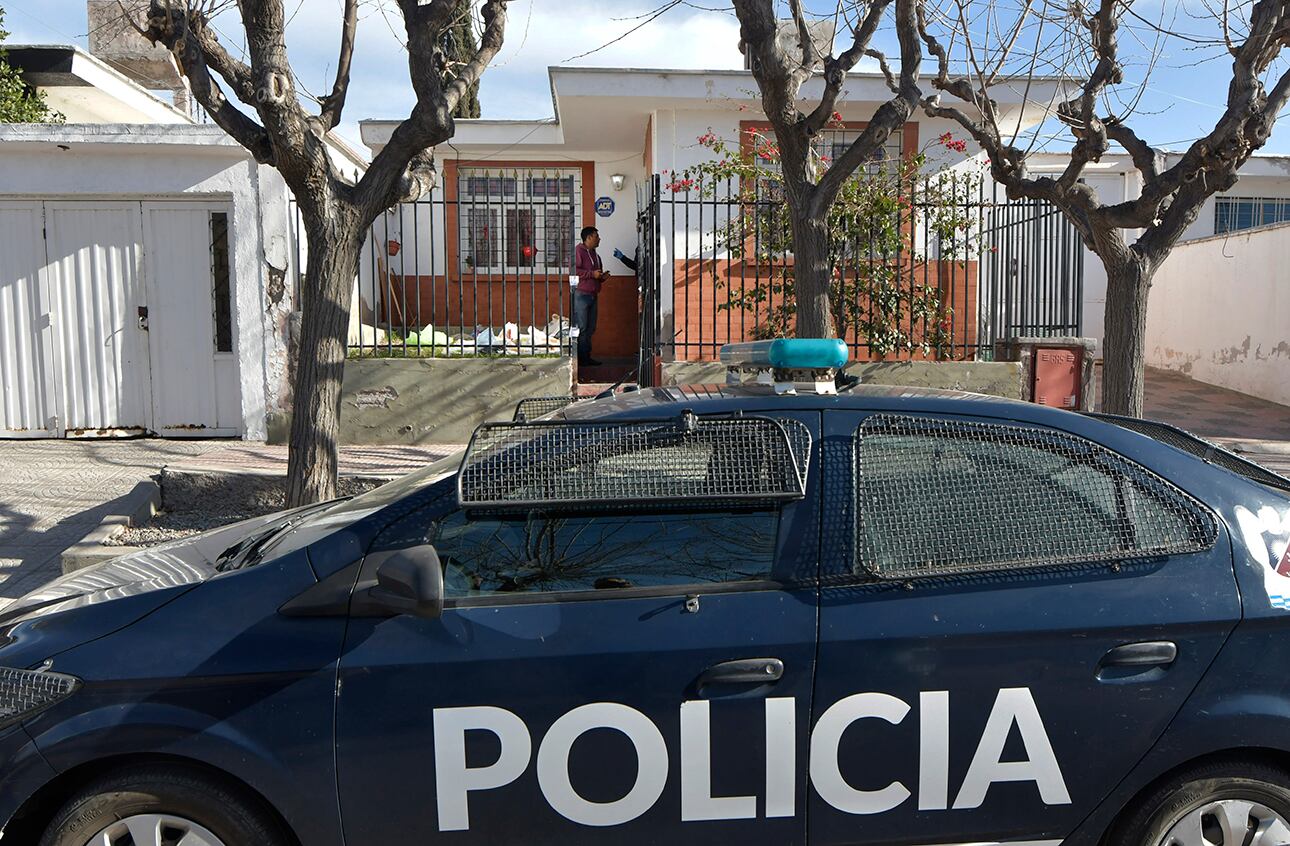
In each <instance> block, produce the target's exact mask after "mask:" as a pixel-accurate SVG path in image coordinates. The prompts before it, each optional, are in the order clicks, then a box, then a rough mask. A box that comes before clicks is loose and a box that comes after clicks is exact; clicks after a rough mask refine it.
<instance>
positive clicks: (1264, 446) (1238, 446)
mask: <svg viewBox="0 0 1290 846" xmlns="http://www.w3.org/2000/svg"><path fill="white" fill-rule="evenodd" d="M1212 440H1214V441H1215V442H1217V443H1219V444H1222V445H1223V446H1225V447H1227V448H1228V449H1230V450H1231V451H1232V452H1235V453H1236V454H1238V455H1242V454H1246V455H1249V454H1255V455H1257V454H1258V453H1264V454H1267V455H1290V441H1267V440H1259V439H1257V438H1223V437H1220V438H1213V439H1212Z"/></svg>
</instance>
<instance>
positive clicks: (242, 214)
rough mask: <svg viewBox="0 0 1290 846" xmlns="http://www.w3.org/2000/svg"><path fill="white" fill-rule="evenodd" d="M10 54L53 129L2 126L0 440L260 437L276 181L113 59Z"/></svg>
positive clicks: (270, 346) (279, 364) (279, 203)
mask: <svg viewBox="0 0 1290 846" xmlns="http://www.w3.org/2000/svg"><path fill="white" fill-rule="evenodd" d="M143 48H146V49H147V50H148V51H149V52H150V53H153V51H151V47H150V45H146V44H144V45H143V47H141V49H143ZM8 51H9V61H10V63H11V64H13V65H15V66H17V67H20V68H22V69H23V71H24V74H25V77H26V80H27V82H28V83H29V84H32V85H34V86H36V87H37V88H38V89H39V90H40V91H41V92H43V93H44V94H45V97H46V99H47V101H48V102H49V105H50V106H51V107H53V108H54V109H56V110H58V111H59V112H61V113H62V114H63V115H64V116H65V117H66V120H67V123H65V124H30V125H0V388H2V393H0V436H4V437H33V436H34V437H48V436H58V437H61V436H67V437H75V436H82V435H88V436H96V435H117V434H138V433H144V432H152V433H156V434H159V435H162V436H167V437H193V436H209V435H222V436H240V437H246V438H250V439H263V438H265V437H266V434H267V432H268V429H269V428H270V426H271V425H272V423H273V421H274V419H275V418H276V417H277V416H278V415H280V414H281V413H282V412H283V411H284V410H285V409H286V406H287V404H288V402H289V396H290V391H289V386H288V362H287V350H288V336H289V323H290V315H291V312H292V309H293V298H294V287H295V286H294V281H295V274H296V268H295V267H294V266H293V263H294V256H293V252H294V250H293V249H292V239H291V234H292V224H293V221H292V215H291V209H290V205H289V201H288V193H287V191H286V188H285V186H284V184H283V183H282V180H281V178H280V177H279V176H278V174H277V172H276V171H274V170H273V169H272V168H268V167H261V166H259V165H257V164H256V163H255V162H254V161H253V160H252V158H251V157H250V156H249V155H248V154H247V153H246V151H245V150H243V149H242V148H241V147H240V146H238V145H237V144H236V143H234V142H233V141H232V140H231V139H229V138H228V137H227V136H226V135H225V134H224V133H223V132H222V131H221V130H220V129H219V128H218V127H217V126H214V125H211V124H205V123H198V122H195V121H194V119H193V118H192V117H191V116H190V115H189V114H188V113H187V112H186V111H184V110H183V109H182V108H177V107H175V106H174V105H172V104H171V103H169V102H167V101H166V100H165V99H163V98H162V97H161V96H158V95H157V94H154V93H152V92H150V91H149V90H147V89H145V88H144V87H143V84H141V82H140V81H139V80H136V79H132V78H131V77H129V76H127V75H126V74H125V73H123V72H122V68H123V67H125V69H126V70H128V69H129V66H128V64H126V63H125V62H124V61H123V60H124V59H125V58H128V55H127V54H124V53H123V52H122V51H121V50H119V49H118V50H117V51H116V52H115V53H114V54H113V56H112V59H113V62H112V63H111V64H109V63H108V62H107V61H105V60H103V59H101V58H99V57H96V56H93V55H90V54H88V53H86V52H83V51H82V50H80V49H78V48H75V47H68V46H36V47H15V46H9V47H8ZM161 54H162V56H163V57H165V56H166V54H165V51H164V50H163V51H161ZM146 58H147V59H148V61H150V62H152V63H153V65H155V64H156V56H155V53H153V54H152V55H148V56H147V57H146ZM181 102H182V100H181ZM331 149H332V153H333V156H335V157H336V159H337V161H338V163H339V165H340V166H341V167H342V168H344V169H346V170H348V171H350V172H353V173H356V172H358V171H360V170H361V169H362V168H363V167H364V160H363V158H362V157H361V156H359V155H358V154H357V153H355V152H353V151H352V150H350V149H349V148H347V147H345V146H344V145H343V144H341V143H340V142H339V141H335V142H333V144H332V145H331Z"/></svg>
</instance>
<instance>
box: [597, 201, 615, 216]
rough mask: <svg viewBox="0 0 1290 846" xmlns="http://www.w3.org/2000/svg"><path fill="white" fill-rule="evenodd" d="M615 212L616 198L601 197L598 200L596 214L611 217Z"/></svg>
mask: <svg viewBox="0 0 1290 846" xmlns="http://www.w3.org/2000/svg"><path fill="white" fill-rule="evenodd" d="M613 213H614V198H613V197H600V198H598V199H597V200H596V214H598V215H600V216H601V217H609V216H610V215H611V214H613Z"/></svg>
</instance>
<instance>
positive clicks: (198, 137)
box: [0, 125, 292, 440]
mask: <svg viewBox="0 0 1290 846" xmlns="http://www.w3.org/2000/svg"><path fill="white" fill-rule="evenodd" d="M0 192H2V195H3V196H5V197H7V198H24V199H51V198H77V199H87V200H88V199H140V200H148V199H176V198H179V197H191V198H194V199H196V198H209V199H218V200H222V201H226V202H229V203H230V204H231V206H232V221H231V224H232V231H231V235H230V237H231V250H232V254H233V256H232V259H233V260H232V267H231V271H232V273H233V281H234V291H235V304H236V312H235V317H236V319H235V320H234V323H233V331H234V337H233V341H234V348H235V349H236V350H237V353H238V359H237V361H238V373H237V379H238V381H239V383H240V393H241V407H242V429H243V434H244V436H245V437H246V438H248V439H253V440H262V439H264V438H265V436H266V423H265V418H266V414H268V413H270V412H275V411H283V410H286V408H287V407H288V406H289V400H290V390H289V385H288V379H287V373H288V361H287V337H288V336H287V328H288V320H289V315H290V312H291V309H292V303H291V296H292V291H291V284H290V278H289V276H288V275H285V274H286V272H287V270H288V261H289V260H288V244H289V240H288V236H287V233H288V229H287V203H286V189H285V186H284V185H283V183H282V181H281V178H280V177H279V176H278V174H277V172H276V171H274V170H272V169H271V168H267V167H259V166H257V165H256V164H255V163H254V162H253V161H252V160H251V158H250V157H249V156H248V155H247V154H246V153H245V152H244V151H243V150H242V148H240V147H236V146H234V145H233V142H232V141H231V140H229V139H228V138H227V137H225V136H224V135H223V134H222V132H220V130H219V129H218V128H217V127H184V126H171V127H164V128H163V127H155V126H122V125H110V126H82V125H67V126H22V127H18V126H6V127H0ZM272 268H280V269H281V270H282V271H283V272H284V276H283V277H282V279H283V285H282V287H281V288H279V287H278V286H277V285H276V284H274V282H275V281H276V279H277V274H276V273H274V272H272ZM279 292H280V293H279ZM225 378H227V377H225Z"/></svg>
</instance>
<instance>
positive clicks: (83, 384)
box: [45, 203, 152, 435]
mask: <svg viewBox="0 0 1290 846" xmlns="http://www.w3.org/2000/svg"><path fill="white" fill-rule="evenodd" d="M45 233H46V235H45V237H46V252H47V254H48V256H49V287H50V290H51V291H52V292H53V312H54V327H55V328H54V337H55V338H56V344H57V349H56V350H55V360H56V361H58V363H59V364H58V382H59V385H60V387H61V388H62V392H61V393H62V413H61V414H60V415H59V417H60V419H61V420H62V423H63V427H64V429H65V430H66V431H67V433H68V434H69V435H106V434H113V433H117V434H132V433H133V434H142V433H144V432H147V431H148V430H150V429H151V428H152V425H151V424H152V414H151V408H150V406H151V398H152V389H151V385H150V379H149V374H148V334H147V331H146V330H145V329H144V328H143V327H142V326H141V320H140V314H139V309H146V308H147V299H146V296H145V291H144V284H143V273H142V271H143V267H142V259H143V255H142V254H143V247H142V240H143V223H142V220H141V218H140V215H139V204H138V203H120V204H114V203H46V204H45Z"/></svg>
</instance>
